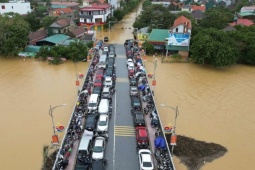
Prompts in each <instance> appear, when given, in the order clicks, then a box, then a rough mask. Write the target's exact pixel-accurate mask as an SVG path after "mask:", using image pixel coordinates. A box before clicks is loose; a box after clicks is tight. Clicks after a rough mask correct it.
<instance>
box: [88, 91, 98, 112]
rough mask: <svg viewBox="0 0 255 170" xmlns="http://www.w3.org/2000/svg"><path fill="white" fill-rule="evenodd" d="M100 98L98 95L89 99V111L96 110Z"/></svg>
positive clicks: (92, 95)
mask: <svg viewBox="0 0 255 170" xmlns="http://www.w3.org/2000/svg"><path fill="white" fill-rule="evenodd" d="M98 100H99V96H98V94H91V96H90V98H89V104H88V109H89V110H96V109H97V105H98Z"/></svg>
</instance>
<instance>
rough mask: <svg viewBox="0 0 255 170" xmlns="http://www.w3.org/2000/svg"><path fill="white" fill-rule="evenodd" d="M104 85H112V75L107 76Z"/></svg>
mask: <svg viewBox="0 0 255 170" xmlns="http://www.w3.org/2000/svg"><path fill="white" fill-rule="evenodd" d="M104 86H106V87H111V86H112V78H111V77H105V79H104Z"/></svg>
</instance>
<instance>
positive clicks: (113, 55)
mask: <svg viewBox="0 0 255 170" xmlns="http://www.w3.org/2000/svg"><path fill="white" fill-rule="evenodd" d="M114 57H116V53H115V50H114V51H110V52H109V58H114Z"/></svg>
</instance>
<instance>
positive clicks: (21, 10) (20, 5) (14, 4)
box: [0, 0, 31, 15]
mask: <svg viewBox="0 0 255 170" xmlns="http://www.w3.org/2000/svg"><path fill="white" fill-rule="evenodd" d="M8 12H14V13H18V14H20V15H24V14H27V13H30V12H31V6H30V2H26V1H25V0H14V1H9V2H8V3H0V14H1V15H2V14H5V13H8Z"/></svg>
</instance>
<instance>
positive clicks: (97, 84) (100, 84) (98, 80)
mask: <svg viewBox="0 0 255 170" xmlns="http://www.w3.org/2000/svg"><path fill="white" fill-rule="evenodd" d="M94 87H103V80H102V79H101V78H96V80H95V82H94Z"/></svg>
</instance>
